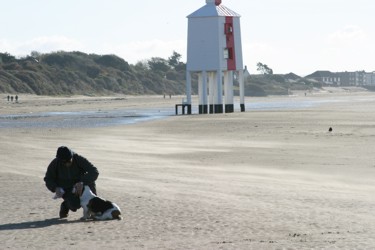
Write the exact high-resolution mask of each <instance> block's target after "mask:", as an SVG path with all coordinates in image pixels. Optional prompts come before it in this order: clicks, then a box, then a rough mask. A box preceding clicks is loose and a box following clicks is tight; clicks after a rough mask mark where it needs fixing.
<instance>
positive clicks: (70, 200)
mask: <svg viewBox="0 0 375 250" xmlns="http://www.w3.org/2000/svg"><path fill="white" fill-rule="evenodd" d="M89 187H90V189H91V191H92V192H93V193H94V194H95V195H96V185H95V183H92V184H90V185H89ZM72 190H73V188H70V189H69V188H68V189H64V191H65V193H64V195H63V197H62V198H63V199H64V201H63V204H64V206H65V207H66V208H69V210H72V211H73V212H75V211H77V209H79V208H81V201H80V199H79V196H78V195H76V194H73V193H72Z"/></svg>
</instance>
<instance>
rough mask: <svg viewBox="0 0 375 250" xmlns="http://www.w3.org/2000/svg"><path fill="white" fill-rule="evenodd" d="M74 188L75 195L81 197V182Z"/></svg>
mask: <svg viewBox="0 0 375 250" xmlns="http://www.w3.org/2000/svg"><path fill="white" fill-rule="evenodd" d="M74 187H75V188H76V195H78V196H79V197H81V195H82V190H83V182H77V183H76V184H75V185H74Z"/></svg>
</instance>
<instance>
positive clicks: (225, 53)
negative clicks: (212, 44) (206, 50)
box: [224, 49, 229, 59]
mask: <svg viewBox="0 0 375 250" xmlns="http://www.w3.org/2000/svg"><path fill="white" fill-rule="evenodd" d="M228 58H229V51H228V49H224V59H228Z"/></svg>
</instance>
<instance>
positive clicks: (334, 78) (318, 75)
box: [305, 70, 341, 86]
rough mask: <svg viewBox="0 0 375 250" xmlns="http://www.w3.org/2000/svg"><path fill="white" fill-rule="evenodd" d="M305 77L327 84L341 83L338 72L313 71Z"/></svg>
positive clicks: (338, 84) (337, 84)
mask: <svg viewBox="0 0 375 250" xmlns="http://www.w3.org/2000/svg"><path fill="white" fill-rule="evenodd" d="M305 78H307V79H312V80H315V81H318V82H322V83H324V84H327V85H336V86H340V85H341V77H340V75H339V74H336V73H332V72H331V71H328V70H320V71H315V72H314V73H312V74H311V75H308V76H306V77H305Z"/></svg>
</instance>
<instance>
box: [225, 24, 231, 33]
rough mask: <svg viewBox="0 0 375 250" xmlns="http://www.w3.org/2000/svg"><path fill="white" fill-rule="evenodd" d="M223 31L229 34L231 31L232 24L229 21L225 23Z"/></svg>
mask: <svg viewBox="0 0 375 250" xmlns="http://www.w3.org/2000/svg"><path fill="white" fill-rule="evenodd" d="M224 33H225V34H231V33H233V26H232V24H231V23H226V24H225V25H224Z"/></svg>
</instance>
